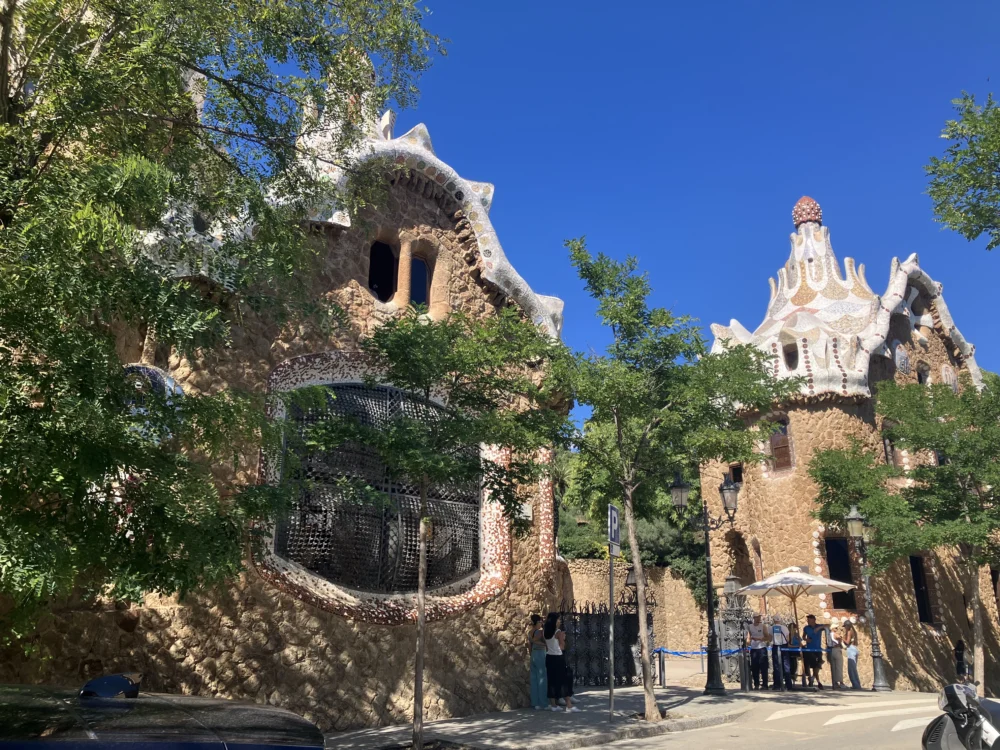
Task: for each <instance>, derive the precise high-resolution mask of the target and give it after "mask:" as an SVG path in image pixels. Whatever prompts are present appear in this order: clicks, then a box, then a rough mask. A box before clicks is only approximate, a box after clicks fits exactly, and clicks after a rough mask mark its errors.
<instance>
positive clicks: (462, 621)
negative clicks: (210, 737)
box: [0, 184, 562, 730]
mask: <svg viewBox="0 0 1000 750" xmlns="http://www.w3.org/2000/svg"><path fill="white" fill-rule="evenodd" d="M464 222H465V220H464V217H463V216H462V215H461V212H456V213H454V214H451V215H447V214H445V212H444V211H443V210H442V209H441V208H440V207H439V206H438V205H437V204H436V203H435V202H434V201H433V200H429V199H427V198H424V197H423V196H422V195H420V194H418V193H416V192H413V191H411V190H408V189H407V187H406V186H405V185H403V184H399V185H395V186H393V187H392V188H391V189H390V191H389V195H388V198H387V201H386V204H385V206H383V207H381V208H376V209H373V210H372V211H371V212H370V213H369V215H367V216H366V217H363V220H362V221H359V222H356V223H355V226H354V228H352V229H349V230H346V231H336V232H328V233H325V234H323V233H321V234H320V235H319V236H318V237H317V241H318V242H319V243H320V247H321V248H323V252H322V253H321V255H320V257H319V259H318V261H319V267H318V269H316V270H315V272H313V273H309V274H305V275H304V277H303V279H302V283H303V284H305V285H306V286H307V289H308V290H309V292H310V294H312V296H313V298H314V299H316V300H321V301H322V300H328V301H330V302H335V303H338V304H340V305H342V306H343V308H344V309H345V310H346V311H347V314H348V318H349V320H350V321H351V323H353V324H354V328H353V329H350V330H341V331H336V332H334V333H333V334H326V333H324V332H323V331H322V330H320V329H319V328H318V327H314V326H310V325H303V326H300V327H296V328H290V327H289V328H286V329H282V328H281V327H280V326H278V325H275V324H274V323H272V322H269V321H267V320H264V319H261V318H258V317H257V316H255V315H253V314H252V313H250V312H246V311H244V312H243V315H242V321H241V325H239V326H237V327H235V328H234V331H233V346H232V347H231V348H230V349H228V350H226V351H221V352H212V353H205V354H201V355H199V356H197V357H194V358H191V359H188V358H185V357H182V356H181V355H179V354H177V353H161V354H160V355H159V357H158V361H157V362H156V364H158V365H159V366H161V367H163V369H165V370H166V371H167V372H168V374H169V375H171V377H173V378H174V380H175V381H177V383H178V384H180V385H181V386H182V387H183V388H184V390H185V391H186V392H188V393H209V392H217V391H219V390H221V389H224V388H226V387H238V388H241V389H246V390H252V391H257V392H261V391H263V389H264V388H265V384H266V382H267V377H268V375H269V373H270V372H271V371H272V370H273V369H274V368H275V367H276V366H277V365H278V364H280V363H281V362H282V361H284V360H286V359H288V358H290V357H294V356H298V355H302V354H310V353H314V352H322V351H327V350H335V349H349V348H352V346H353V344H354V342H355V341H356V340H357V337H358V336H359V335H364V334H365V333H368V332H370V331H371V330H372V328H373V327H374V326H376V325H378V323H379V322H381V321H383V320H385V319H386V318H387V317H388V316H390V315H392V314H393V312H394V311H395V310H396V309H397V308H396V307H395V306H394V305H393V304H391V303H390V304H384V303H381V302H379V301H378V300H376V298H375V297H374V295H372V294H371V293H370V292H369V291H368V289H367V279H368V249H369V247H370V245H371V243H372V242H373V241H374V240H375V239H376V238H378V237H379V236H382V235H384V234H385V233H387V232H398V234H399V237H400V239H401V240H404V239H409V240H411V241H414V242H415V241H418V240H419V241H423V242H426V243H429V244H431V245H432V246H433V247H434V248H435V250H436V259H435V264H434V273H435V274H440V273H448V275H449V277H448V279H447V282H448V283H447V285H446V286H445V288H446V289H447V290H448V301H449V303H450V305H451V307H452V309H458V310H464V311H466V312H468V313H470V314H473V315H489V314H491V313H493V312H494V311H495V310H496V305H497V304H498V303H500V302H501V300H500V299H499V298H498V297H497V295H496V293H495V290H490V289H488V288H485V287H484V285H482V284H481V283H480V282H479V275H478V265H477V263H478V257H477V253H476V252H475V251H474V250H473V245H474V240H473V241H471V242H470V237H471V235H470V234H469V232H468V231H467V228H466V227H465V224H464ZM435 284H436V285H438V284H440V277H438V278H436V280H435ZM438 288H441V287H440V286H438ZM141 340H142V337H141V336H138V335H137V334H134V333H133V334H128V333H127V332H123V336H122V343H121V346H120V349H121V351H122V355H123V360H124V361H129V360H131V361H134V360H135V359H138V356H139V354H138V353H139V352H140V351H141V349H142V347H141V346H140V342H141ZM244 448H245V449H246V450H245V451H244V454H245V455H246V456H247V457H248V459H247V460H246V461H244V462H243V464H242V465H241V466H240V467H239V469H238V475H239V478H240V479H242V480H243V481H253V480H254V478H255V476H256V471H257V466H256V460H255V459H256V453H255V450H256V449H255V447H254V446H245V447H244ZM250 457H252V459H253V460H251V459H250ZM533 503H534V517H535V519H539V518H540V517H543V515H544V514H543V513H542V512H541V511H542V504H543V503H551V498H550V496H548V495H547V494H546V493H545V492H535V493H534V498H533ZM549 507H551V506H549ZM540 531H541V530H540V529H539V528H537V526H536V528H534V529H533V531H532V533H531V534H530V535H528V536H527V537H526V538H525V539H521V540H515V542H514V547H513V572H512V575H511V578H510V581H509V585H508V586H507V587H506V589H505V590H504V591H503V593H502V594H500V595H499V596H498V597H497V598H496V599H494V600H493V601H491V602H489V603H487V604H486V605H484V606H482V607H479V608H476V609H473V610H472V611H469V612H466V613H464V614H461V615H459V616H457V617H455V618H453V619H450V620H445V621H441V622H437V623H433V624H431V625H429V626H428V640H427V661H426V669H427V671H426V677H425V699H424V710H425V717H426V719H428V720H433V719H438V718H443V717H448V716H455V715H463V714H469V713H476V712H483V711H495V710H501V709H506V708H510V707H516V706H523V705H527V702H528V685H529V683H528V653H529V652H528V648H527V630H528V626H529V622H528V617H529V615H530V614H531V613H532V612H544V611H545V610H546V609H547V608H548V607H550V606H552V607H554V606H556V605H557V603H558V602H559V600H560V599H561V598H562V593H561V591H560V586H561V580H562V579H561V578H560V576H559V571H558V570H556V569H555V561H554V559H553V557H552V554H551V551H549V552H548V553H546V550H545V548H544V546H543V545H542V544H541V542H540V538H539V536H540ZM550 532H551V530H550ZM414 644H415V627H414V626H413V625H412V624H404V625H399V626H393V627H386V626H377V625H373V624H370V623H367V622H360V621H352V620H348V619H345V618H342V617H339V616H337V615H334V614H331V613H329V612H326V611H324V610H321V609H318V608H315V607H312V606H309V605H307V604H304V603H303V602H301V601H298V600H296V599H294V598H292V597H291V596H289V595H287V594H285V593H283V592H281V591H279V590H277V589H275V588H274V587H273V586H271V585H269V584H268V583H266V582H265V581H263V580H262V579H261V578H260V577H259V576H258V575H257V574H256V573H255V572H254V570H253V569H250V570H249V571H248V572H247V573H246V574H244V575H243V576H242V577H241V578H240V580H239V581H237V582H235V583H234V584H232V585H231V586H228V587H226V588H224V589H220V590H216V591H210V592H203V593H200V594H198V595H192V596H190V597H189V598H188V599H187V600H186V601H184V602H183V603H179V602H177V601H176V600H174V599H166V598H160V597H150V598H149V599H148V600H147V601H146V602H145V605H144V606H142V607H133V608H117V607H115V606H114V604H113V603H99V604H97V605H94V606H93V607H88V608H83V609H81V608H75V607H65V608H62V609H58V610H55V611H53V612H52V613H51V614H48V615H47V616H46V617H45V618H44V619H43V620H42V621H41V622H39V626H38V634H37V637H36V638H35V641H34V644H33V645H34V646H36V647H37V649H36V651H35V652H34V653H32V655H31V656H30V657H25V656H24V654H23V653H21V652H8V653H5V654H0V682H28V683H39V682H41V683H49V684H64V685H69V686H77V685H80V684H81V681H83V680H84V679H86V678H87V677H90V676H93V675H96V674H101V673H111V672H119V671H128V672H130V671H140V672H142V673H144V675H145V678H144V687H145V688H146V689H149V690H155V691H165V692H186V693H198V694H201V695H208V696H219V697H225V698H238V699H248V700H253V701H258V702H267V703H270V704H273V705H277V706H282V707H286V708H289V709H291V710H293V711H295V712H297V713H299V714H302V715H303V716H305V717H307V718H308V719H311V720H313V721H315V722H316V723H317V724H319V725H320V726H321V727H322V728H323V729H326V730H330V729H336V730H343V729H349V728H354V727H362V726H370V725H378V724H388V723H394V722H404V721H407V720H409V717H410V715H411V710H412V674H413V663H414Z"/></svg>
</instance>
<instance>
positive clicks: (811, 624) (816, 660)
mask: <svg viewBox="0 0 1000 750" xmlns="http://www.w3.org/2000/svg"><path fill="white" fill-rule="evenodd" d="M802 640H803V642H804V644H803V645H804V646H805V648H804V649H803V654H802V671H803V674H804V676H807V677H808V678H809V684H810V685H812V684H813V680H816V687H818V688H819V689H820V690H822V689H823V683H822V682H820V681H819V670H820V667H822V666H823V629H822V628H820V627H819V626H817V625H816V615H806V626H805V627H804V628H802Z"/></svg>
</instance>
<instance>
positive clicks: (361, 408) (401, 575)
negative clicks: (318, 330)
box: [275, 383, 481, 593]
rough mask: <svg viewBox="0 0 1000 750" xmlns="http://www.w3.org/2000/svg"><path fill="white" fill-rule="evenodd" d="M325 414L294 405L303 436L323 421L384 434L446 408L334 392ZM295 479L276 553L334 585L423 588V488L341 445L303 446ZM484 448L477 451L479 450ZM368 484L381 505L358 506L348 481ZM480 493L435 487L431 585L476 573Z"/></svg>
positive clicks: (348, 390) (368, 391)
mask: <svg viewBox="0 0 1000 750" xmlns="http://www.w3.org/2000/svg"><path fill="white" fill-rule="evenodd" d="M327 388H328V394H329V397H328V398H327V403H326V405H325V406H320V407H312V408H305V409H303V408H298V407H294V406H293V407H292V409H291V411H292V414H291V418H292V419H293V420H294V421H295V422H296V423H297V425H298V431H299V434H300V435H304V434H305V433H306V432H307V431H308V428H309V426H310V425H313V424H315V423H316V422H318V421H320V420H329V419H338V418H350V419H356V420H358V421H360V422H362V423H363V424H365V425H368V426H376V427H378V426H382V425H386V424H388V423H389V421H390V420H393V419H397V418H401V417H405V418H409V419H420V420H426V421H433V420H434V419H435V418H436V416H437V414H438V412H439V411H440V409H441V407H439V406H437V405H436V404H431V403H427V402H422V401H418V400H416V399H414V398H412V397H410V396H408V395H407V394H406V393H404V392H403V391H400V390H399V389H396V388H391V387H389V386H376V387H368V386H365V385H361V384H354V383H349V384H336V385H330V386H327ZM295 450H296V452H297V453H298V455H299V459H300V460H299V463H298V467H297V468H296V474H297V475H298V476H297V477H296V479H299V480H304V481H302V482H301V487H302V489H301V490H300V492H299V495H298V497H297V499H296V502H295V504H294V506H293V508H292V509H291V511H290V512H289V513H288V514H287V515H286V516H285V517H284V518H283V519H282V521H281V522H280V523H279V524H278V527H277V530H276V532H277V533H276V539H275V551H276V552H277V554H278V555H280V556H281V557H283V558H285V559H286V560H290V561H292V562H296V563H298V564H300V565H302V566H303V567H305V568H307V569H308V570H310V571H312V572H313V573H316V574H317V575H319V576H322V577H323V578H325V579H327V580H328V581H331V582H334V583H338V584H341V585H343V586H347V587H349V588H353V589H358V590H361V591H372V592H379V593H392V592H406V591H415V590H416V588H417V565H418V550H417V543H418V533H419V527H420V490H419V487H418V486H416V485H414V484H410V483H407V482H406V481H402V480H400V479H399V478H396V477H393V475H392V472H390V471H389V469H388V467H386V466H385V465H384V464H383V463H382V461H381V460H380V459H379V457H378V456H377V455H376V454H375V452H374V451H373V450H371V449H370V448H367V447H365V446H362V445H357V444H342V445H340V446H338V447H337V448H335V449H332V450H327V451H309V450H307V449H303V448H296V449H295ZM476 450H478V448H477V449H476ZM345 480H346V481H348V482H361V483H364V484H366V485H367V486H368V487H371V488H373V489H375V490H377V491H378V492H379V493H380V497H381V501H380V502H371V500H370V498H366V499H365V500H364V501H359V500H357V499H354V498H353V496H352V494H351V493H349V492H347V491H346V487H345V484H344V482H345ZM480 498H481V490H480V487H479V486H478V483H476V484H475V486H444V485H433V486H431V487H430V488H429V490H428V495H427V508H428V514H429V516H430V518H431V523H432V529H433V533H432V538H431V540H430V542H429V544H428V550H427V586H428V588H435V587H439V586H443V585H446V584H449V583H453V582H455V581H458V580H461V579H463V578H465V577H467V576H469V575H471V574H472V573H475V572H476V571H477V570H478V569H479V536H480V534H479V528H480V521H479V509H480Z"/></svg>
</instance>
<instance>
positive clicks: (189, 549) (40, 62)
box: [0, 0, 438, 632]
mask: <svg viewBox="0 0 1000 750" xmlns="http://www.w3.org/2000/svg"><path fill="white" fill-rule="evenodd" d="M421 21H422V18H421V14H420V12H419V11H417V10H416V9H415V7H414V6H413V4H412V3H411V2H410V1H409V0H375V1H374V2H369V1H368V0H345V2H341V3H337V4H335V5H331V4H329V3H323V2H313V1H311V0H305V2H297V3H273V2H265V1H264V0H246V1H244V0H240V2H236V3H230V4H225V3H223V4H219V3H215V2H205V1H203V0H194V1H193V2H178V0H143V1H142V2H138V1H135V0H96V1H94V0H81V1H80V2H64V1H63V0H32V1H31V2H26V1H24V0H21V1H20V2H19V1H18V0H12V2H8V3H6V4H5V6H4V9H3V11H2V12H0V92H2V94H3V95H2V96H0V264H2V268H3V273H2V274H0V373H2V376H0V455H3V464H2V467H0V595H3V596H5V597H9V598H10V600H11V601H12V602H13V604H12V607H13V609H9V608H7V607H5V608H4V609H8V610H9V611H11V612H12V613H13V614H14V615H16V614H17V613H18V612H21V613H24V612H26V611H28V610H30V608H31V606H32V605H34V604H37V603H38V602H41V601H45V600H46V599H48V598H50V597H53V596H61V595H65V594H67V593H68V592H70V591H73V590H75V591H82V593H83V594H84V595H87V596H89V595H93V594H95V593H98V592H106V593H108V594H110V595H112V596H114V597H119V598H135V597H138V596H139V595H140V594H141V593H142V592H145V591H162V592H174V591H181V592H183V591H186V590H188V589H190V588H191V587H193V586H195V585H199V584H201V583H203V582H205V581H211V580H217V579H219V578H221V577H224V576H227V575H230V574H232V573H233V572H234V571H235V570H237V569H238V567H239V564H240V558H241V551H242V543H243V540H244V536H243V535H244V530H245V528H246V525H247V523H248V522H249V521H252V520H255V519H261V518H264V517H267V516H269V515H270V514H271V513H272V512H273V511H274V509H275V508H276V507H277V505H278V504H279V501H280V497H278V495H277V494H276V493H274V492H272V491H270V490H266V489H258V488H254V487H252V486H248V481H249V480H251V479H252V476H251V475H250V473H249V472H243V473H237V472H235V471H234V469H235V468H236V467H237V466H240V467H241V468H243V469H246V468H247V467H249V466H251V465H252V463H253V461H254V459H255V456H256V451H257V448H258V446H260V445H261V444H262V443H264V444H266V443H268V442H269V440H271V439H273V438H274V437H275V435H274V433H273V432H272V431H270V430H269V428H268V427H267V425H266V422H265V420H264V419H263V403H262V400H261V398H260V397H257V396H251V395H248V394H241V393H238V392H233V391H228V392H225V393H221V394H214V395H204V396H195V395H188V396H187V397H185V398H183V399H179V398H168V397H167V395H166V394H164V393H161V392H157V391H156V389H149V388H147V389H146V390H147V391H148V392H146V393H144V394H141V395H140V396H137V392H136V383H135V382H134V381H133V380H130V379H129V378H128V377H126V373H125V372H124V371H123V369H122V364H123V363H122V361H121V359H120V357H119V354H118V352H117V351H116V340H117V339H118V338H119V335H121V334H124V333H126V332H129V333H130V335H137V336H138V337H139V340H140V341H141V340H142V337H143V336H145V338H146V341H147V346H146V349H147V353H148V354H149V357H150V360H152V359H159V358H161V357H164V358H165V356H166V354H167V353H169V352H171V351H172V352H173V353H175V354H189V353H192V352H194V351H196V350H199V349H200V350H207V349H211V348H213V347H225V346H227V345H228V343H229V341H230V339H231V336H230V331H231V327H232V326H233V325H234V323H236V322H238V321H239V319H240V317H241V316H243V315H248V314H254V313H255V312H264V313H266V314H267V315H269V316H271V317H272V318H273V319H275V320H276V321H278V322H282V321H294V320H296V319H303V318H304V317H306V316H314V317H315V318H316V319H317V322H318V323H320V324H329V323H330V322H332V321H333V319H334V318H335V316H334V315H333V312H334V311H332V310H330V309H329V308H328V307H323V306H322V305H320V306H311V305H310V301H309V300H305V299H303V298H302V295H301V294H299V295H297V294H296V291H297V290H298V289H300V288H301V285H300V284H294V283H292V279H293V278H294V277H295V274H296V273H298V272H305V270H306V269H308V268H309V266H310V264H311V263H312V262H313V250H312V249H311V247H312V246H311V245H310V243H309V241H308V236H307V234H306V233H305V232H304V231H303V226H304V224H303V221H302V220H303V219H304V218H305V217H306V215H307V213H308V211H309V210H310V209H311V208H312V207H313V206H315V205H317V202H318V201H320V200H329V199H331V198H332V197H334V196H333V195H332V192H331V183H330V181H329V179H327V178H326V177H324V176H323V171H322V169H321V168H323V167H334V166H336V168H338V169H341V170H343V171H345V172H346V173H348V174H352V175H354V176H355V179H354V180H353V182H352V184H353V185H354V186H355V187H356V189H352V190H351V191H348V193H344V194H343V195H341V196H339V198H340V200H341V201H342V203H344V204H345V205H348V206H353V207H356V206H358V205H360V203H362V202H363V201H364V199H365V196H366V195H369V196H370V195H371V194H372V189H373V188H372V186H373V185H374V184H375V180H374V179H372V176H371V174H367V173H365V172H363V171H360V170H358V169H357V168H356V165H355V164H354V163H353V161H352V154H353V153H355V149H354V146H355V145H356V144H357V143H358V141H359V139H360V137H361V134H362V132H363V128H364V123H366V122H369V121H370V120H371V116H372V115H373V113H374V112H375V111H376V110H377V108H378V107H379V106H381V105H382V104H384V103H385V102H387V101H389V100H395V101H396V102H397V103H399V104H402V105H406V104H408V103H410V102H412V101H413V99H414V96H415V93H416V91H415V88H414V83H415V80H416V76H417V75H418V74H419V73H420V72H421V71H422V70H423V69H425V68H426V67H427V65H428V64H429V62H430V54H431V53H433V52H434V50H435V49H436V48H437V47H438V42H437V40H436V39H435V38H434V37H433V36H431V35H429V34H428V33H427V32H426V31H424V30H423V28H422V27H421ZM369 60H374V64H372V63H370V62H369ZM373 67H374V70H373ZM373 72H374V73H377V75H375V76H373ZM307 105H308V106H307ZM319 131H322V133H319ZM320 134H321V135H323V136H324V137H323V138H312V139H303V138H302V137H301V136H303V135H320ZM311 143H315V144H321V145H322V148H320V147H319V145H317V146H316V147H315V148H314V147H311V146H309V145H308V144H311ZM352 196H353V197H352ZM195 214H197V216H195ZM200 224H201V225H203V226H200ZM192 229H196V230H198V231H200V232H202V235H203V240H198V241H196V240H195V239H194V234H193V232H192ZM147 230H149V231H152V232H154V233H155V234H156V236H157V237H158V238H159V240H160V244H159V246H158V250H157V253H158V255H159V260H158V261H157V262H154V261H153V260H152V259H151V253H149V252H147V250H148V247H147V245H146V244H145V240H146V239H147V237H148V236H147V235H145V234H144V232H145V231H147ZM207 235H211V239H210V241H208V240H204V237H206V236H207ZM206 242H208V244H209V245H210V246H211V248H210V249H211V251H210V252H207V251H206V247H208V245H206ZM219 259H223V261H222V266H223V269H224V270H225V271H226V274H227V275H228V276H229V280H230V284H229V289H228V290H223V289H221V288H219V287H215V288H211V289H206V288H205V286H204V285H203V284H196V283H193V282H191V281H189V280H185V279H182V278H178V277H177V276H176V275H175V273H174V270H173V268H174V265H175V264H176V263H187V264H188V265H194V266H196V267H201V265H202V263H203V262H208V261H219ZM216 270H218V269H216ZM216 275H218V274H216ZM154 355H155V356H154ZM137 399H141V400H142V402H143V404H144V405H143V407H142V408H141V409H139V408H136V407H135V405H136V402H137ZM236 446H246V447H247V448H248V449H249V450H248V453H247V454H242V453H241V452H240V448H238V447H236ZM227 467H228V468H227ZM7 632H9V631H7Z"/></svg>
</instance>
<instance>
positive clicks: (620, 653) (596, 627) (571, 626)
mask: <svg viewBox="0 0 1000 750" xmlns="http://www.w3.org/2000/svg"><path fill="white" fill-rule="evenodd" d="M614 618H615V685H638V684H641V682H642V667H641V666H640V664H641V662H640V653H639V614H638V612H636V607H635V606H634V605H630V604H628V603H619V604H618V605H617V606H616V607H615V612H614ZM610 622H611V615H610V613H609V611H608V605H607V604H595V603H593V602H585V603H583V604H577V603H575V602H574V604H573V611H572V612H566V613H564V614H563V628H564V629H565V630H566V639H567V641H569V643H568V644H567V645H568V648H567V651H566V663H567V664H568V665H569V667H570V669H572V670H573V684H574V685H607V684H608V625H609V624H610ZM646 625H647V628H648V632H649V648H650V652H652V649H653V642H654V641H653V614H652V613H651V612H648V611H647V613H646ZM652 662H653V678H654V679H655V678H656V660H655V659H653V660H652Z"/></svg>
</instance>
